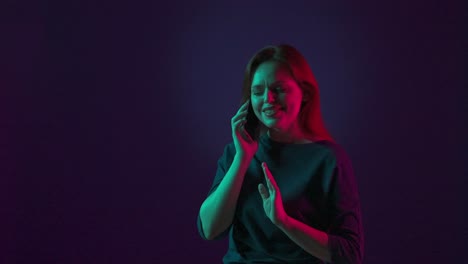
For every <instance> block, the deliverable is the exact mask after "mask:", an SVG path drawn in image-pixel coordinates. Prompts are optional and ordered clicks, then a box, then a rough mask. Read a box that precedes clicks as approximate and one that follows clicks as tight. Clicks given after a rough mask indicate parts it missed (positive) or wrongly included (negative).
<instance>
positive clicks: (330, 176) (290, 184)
mask: <svg viewBox="0 0 468 264" xmlns="http://www.w3.org/2000/svg"><path fill="white" fill-rule="evenodd" d="M231 126H232V136H233V143H230V144H228V145H227V146H226V147H225V149H224V153H223V155H222V156H221V157H220V159H219V160H218V169H217V172H216V176H215V179H214V182H213V185H212V187H211V189H210V191H209V193H208V197H207V198H206V200H205V201H204V202H203V203H202V205H201V207H200V212H199V216H198V230H199V232H200V235H201V236H202V238H204V239H208V240H212V239H218V238H221V237H224V236H225V235H228V234H229V249H228V251H227V253H226V255H225V256H224V258H223V262H224V263H324V262H328V263H361V262H362V258H363V241H364V240H363V231H362V224H361V211H360V202H359V195H358V190H357V186H356V182H355V178H354V175H353V170H352V166H351V162H350V160H349V158H348V156H347V154H346V153H345V151H344V150H343V149H342V148H341V147H340V146H339V145H338V144H337V143H335V142H334V141H333V139H332V137H331V136H330V134H329V133H328V132H327V130H326V128H325V126H324V124H323V120H322V118H321V114H320V105H319V93H318V86H317V82H316V81H315V78H314V76H313V74H312V71H311V70H310V67H309V66H308V64H307V62H306V60H305V59H304V57H303V56H302V55H301V54H300V53H299V52H298V51H297V50H296V49H295V48H293V47H292V46H289V45H279V46H268V47H265V48H263V49H261V50H260V51H259V52H258V53H257V54H255V55H254V57H253V58H252V59H251V60H250V62H249V63H248V65H247V69H246V72H245V78H244V86H243V90H242V106H241V107H240V109H239V110H238V112H237V113H236V115H235V116H234V117H233V118H232V119H231Z"/></svg>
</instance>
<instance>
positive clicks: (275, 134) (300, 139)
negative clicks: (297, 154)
mask: <svg viewBox="0 0 468 264" xmlns="http://www.w3.org/2000/svg"><path fill="white" fill-rule="evenodd" d="M267 135H268V137H270V138H271V139H273V140H274V141H277V142H281V143H288V144H303V143H311V142H313V141H312V140H310V139H308V138H307V137H306V136H305V135H304V133H303V132H302V131H300V130H299V129H290V130H289V131H280V130H276V129H268V131H267Z"/></svg>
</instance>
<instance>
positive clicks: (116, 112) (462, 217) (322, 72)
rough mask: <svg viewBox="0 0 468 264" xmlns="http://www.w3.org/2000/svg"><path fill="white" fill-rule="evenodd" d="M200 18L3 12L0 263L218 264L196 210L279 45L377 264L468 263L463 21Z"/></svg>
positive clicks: (383, 6)
mask: <svg viewBox="0 0 468 264" xmlns="http://www.w3.org/2000/svg"><path fill="white" fill-rule="evenodd" d="M38 2H39V1H38ZM168 2H169V1H168ZM195 2H198V1H193V3H191V2H188V1H187V2H186V3H184V4H182V3H180V2H179V3H177V4H175V3H174V4H169V3H166V4H164V5H161V4H158V3H157V1H144V2H131V1H128V2H126V3H124V2H118V3H114V2H113V1H107V2H95V1H91V0H87V1H72V2H71V1H51V2H48V3H47V4H44V3H42V4H39V3H37V2H32V1H31V2H27V1H21V0H20V1H6V4H5V3H4V4H3V5H2V8H0V10H2V13H1V14H2V16H1V17H2V25H1V44H0V45H1V47H2V51H1V58H0V61H1V62H0V66H1V68H0V71H1V73H0V77H1V78H0V85H1V86H0V88H1V90H0V122H1V123H0V125H1V126H0V155H1V156H0V158H1V160H0V224H1V225H0V263H77V264H78V263H220V262H221V258H222V256H223V255H224V253H225V251H226V246H227V241H226V240H222V241H216V242H206V241H203V240H202V239H201V238H200V237H199V236H198V233H197V230H196V217H197V213H198V209H199V206H200V204H201V203H202V201H203V199H204V198H205V195H206V193H207V192H208V190H209V187H210V186H211V182H212V179H213V177H214V173H215V171H216V161H217V159H218V157H219V156H220V155H221V153H222V150H223V147H224V145H225V144H227V143H229V141H231V132H230V118H231V117H232V116H233V115H234V114H235V112H236V111H237V108H238V103H239V99H240V89H241V83H242V77H243V71H244V68H245V65H246V63H247V61H248V59H249V58H250V57H251V56H252V55H253V54H254V53H255V52H256V51H257V50H258V49H260V48H261V47H263V46H265V45H267V44H278V43H283V42H285V43H290V44H292V45H294V46H296V47H297V48H298V49H299V50H300V51H301V52H302V53H303V54H304V55H305V57H306V58H307V60H308V61H309V63H310V65H311V67H312V69H313V71H314V73H315V75H316V77H317V80H318V82H319V85H320V92H321V105H322V112H323V116H324V119H325V122H326V124H327V126H328V128H329V130H330V131H331V133H332V135H333V136H334V137H335V139H336V140H337V142H338V143H340V144H341V145H342V146H343V147H344V148H345V149H346V150H347V152H348V154H349V155H350V157H351V159H352V162H353V165H354V169H355V174H356V177H357V180H358V183H359V187H360V194H361V200H362V208H363V220H364V227H365V238H366V244H365V249H366V255H365V263H380V264H385V263H467V262H468V257H467V255H466V252H467V249H468V247H467V245H468V244H467V239H468V236H467V234H468V229H467V227H466V222H467V221H468V218H467V217H466V213H465V212H466V210H467V206H466V204H467V202H468V201H467V199H466V195H465V196H463V192H464V191H465V189H466V188H467V187H468V185H467V180H466V177H467V176H468V171H467V169H466V167H465V166H466V162H467V159H466V158H467V151H466V147H467V139H466V135H468V131H467V127H466V123H468V122H467V115H466V112H468V111H467V110H468V109H467V107H466V100H464V96H467V92H466V91H465V90H464V89H463V88H464V87H463V85H464V83H465V81H466V78H465V77H464V76H463V74H464V73H465V71H466V69H465V65H464V63H465V61H466V60H465V58H463V55H464V52H466V51H465V49H466V41H465V40H464V36H463V35H462V33H464V22H466V21H463V19H464V15H465V13H464V7H463V6H462V5H461V4H458V3H457V2H455V1H444V2H443V3H439V4H434V3H428V2H427V1H397V2H395V1H387V2H386V3H383V2H381V1H376V2H379V3H378V4H377V3H373V1H366V2H367V3H364V2H360V4H359V5H356V4H351V3H350V2H351V1H341V2H334V3H326V4H325V3H321V2H324V1H320V3H319V1H315V3H314V2H313V1H301V2H290V3H289V2H287V1H281V2H280V3H274V2H271V1H268V2H265V3H262V4H260V3H255V2H256V1H245V2H244V3H241V2H239V1H235V2H236V4H235V5H234V4H228V3H223V4H220V3H217V2H218V1H211V2H212V3H210V4H208V3H206V4H200V3H198V4H196V3H195ZM203 2H204V1H203ZM226 2H228V1H226ZM306 2H307V3H306ZM407 2H409V3H407ZM418 2H419V3H418ZM439 2H441V1H439ZM448 2H450V3H448ZM460 2H461V1H460ZM410 3H411V4H410ZM465 89H466V87H465ZM463 103H465V104H463ZM464 111H465V112H464Z"/></svg>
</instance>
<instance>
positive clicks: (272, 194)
mask: <svg viewBox="0 0 468 264" xmlns="http://www.w3.org/2000/svg"><path fill="white" fill-rule="evenodd" d="M262 168H263V174H264V175H265V181H266V183H267V187H265V186H264V185H263V184H262V183H260V184H259V185H258V191H259V192H260V196H262V200H263V209H264V210H265V213H266V215H267V216H268V218H270V220H271V222H273V224H275V225H277V226H282V225H284V224H285V223H286V220H287V217H288V216H287V215H286V212H285V211H284V207H283V199H282V198H281V193H280V190H279V188H278V185H277V184H276V181H275V179H274V178H273V175H271V172H270V170H269V169H268V167H267V164H266V163H265V162H262Z"/></svg>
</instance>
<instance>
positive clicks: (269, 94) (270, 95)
mask: <svg viewBox="0 0 468 264" xmlns="http://www.w3.org/2000/svg"><path fill="white" fill-rule="evenodd" d="M275 100H276V95H275V93H274V92H273V91H272V90H271V89H265V96H264V102H265V103H272V102H274V101H275Z"/></svg>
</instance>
